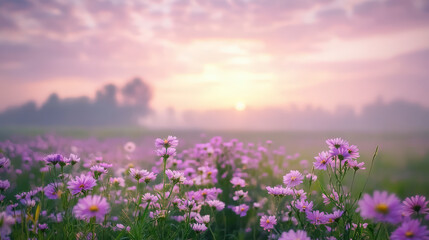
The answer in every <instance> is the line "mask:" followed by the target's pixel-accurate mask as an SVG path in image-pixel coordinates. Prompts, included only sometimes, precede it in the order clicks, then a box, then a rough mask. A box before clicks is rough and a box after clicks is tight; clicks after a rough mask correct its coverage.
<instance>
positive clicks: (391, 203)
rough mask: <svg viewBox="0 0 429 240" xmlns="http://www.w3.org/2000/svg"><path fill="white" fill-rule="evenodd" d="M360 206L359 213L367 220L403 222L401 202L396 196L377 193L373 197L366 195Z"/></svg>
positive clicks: (360, 201)
mask: <svg viewBox="0 0 429 240" xmlns="http://www.w3.org/2000/svg"><path fill="white" fill-rule="evenodd" d="M358 204H359V208H358V211H360V215H361V216H362V217H363V218H365V219H374V221H376V222H389V223H398V222H399V221H401V217H402V214H401V213H402V207H401V202H400V201H399V199H398V197H396V195H395V194H389V193H387V192H379V191H375V192H374V195H373V197H371V196H370V195H369V194H365V195H364V196H363V198H362V199H361V200H359V203H358Z"/></svg>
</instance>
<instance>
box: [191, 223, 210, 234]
mask: <svg viewBox="0 0 429 240" xmlns="http://www.w3.org/2000/svg"><path fill="white" fill-rule="evenodd" d="M192 229H193V230H194V231H195V232H197V233H202V232H205V231H206V230H207V227H206V225H204V224H201V223H194V224H192Z"/></svg>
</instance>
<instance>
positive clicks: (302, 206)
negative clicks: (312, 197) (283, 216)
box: [295, 200, 313, 212]
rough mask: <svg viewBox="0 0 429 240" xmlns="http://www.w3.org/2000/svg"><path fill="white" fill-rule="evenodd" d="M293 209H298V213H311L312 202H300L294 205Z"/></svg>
mask: <svg viewBox="0 0 429 240" xmlns="http://www.w3.org/2000/svg"><path fill="white" fill-rule="evenodd" d="M295 207H296V208H298V210H299V211H300V212H311V211H312V210H313V202H312V201H310V202H307V201H305V200H300V201H297V202H296V203H295Z"/></svg>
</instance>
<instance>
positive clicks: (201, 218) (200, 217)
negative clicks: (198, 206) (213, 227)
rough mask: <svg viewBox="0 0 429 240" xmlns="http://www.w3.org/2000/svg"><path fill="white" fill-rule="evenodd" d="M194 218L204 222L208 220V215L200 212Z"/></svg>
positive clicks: (201, 222)
mask: <svg viewBox="0 0 429 240" xmlns="http://www.w3.org/2000/svg"><path fill="white" fill-rule="evenodd" d="M194 218H195V221H196V222H197V223H200V224H206V223H209V222H210V215H204V216H201V215H200V214H197V215H196V216H195V217H194Z"/></svg>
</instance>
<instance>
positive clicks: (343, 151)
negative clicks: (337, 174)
mask: <svg viewBox="0 0 429 240" xmlns="http://www.w3.org/2000/svg"><path fill="white" fill-rule="evenodd" d="M329 154H331V157H337V158H338V160H340V161H341V164H344V162H345V161H348V160H351V159H352V158H351V156H350V153H349V150H348V149H347V148H345V147H340V148H332V149H331V150H329Z"/></svg>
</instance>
